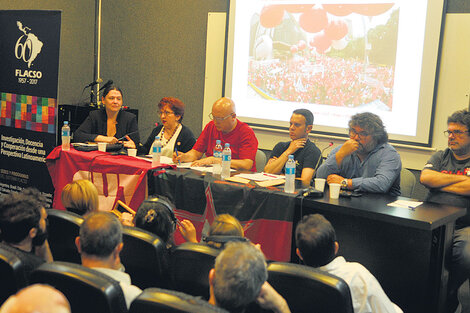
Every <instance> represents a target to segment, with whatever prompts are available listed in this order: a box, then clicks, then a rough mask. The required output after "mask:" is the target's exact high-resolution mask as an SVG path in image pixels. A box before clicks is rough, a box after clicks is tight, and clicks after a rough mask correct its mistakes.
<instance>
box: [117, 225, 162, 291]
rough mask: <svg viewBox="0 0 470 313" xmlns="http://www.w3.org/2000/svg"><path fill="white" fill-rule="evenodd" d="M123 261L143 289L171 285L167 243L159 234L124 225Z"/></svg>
mask: <svg viewBox="0 0 470 313" xmlns="http://www.w3.org/2000/svg"><path fill="white" fill-rule="evenodd" d="M122 241H123V243H124V247H123V249H122V251H121V254H120V256H121V262H122V264H123V265H124V266H125V268H126V273H128V274H129V275H130V276H131V278H132V284H133V285H136V286H138V287H139V288H141V289H145V288H149V287H167V286H168V285H169V280H170V275H169V269H168V267H169V264H168V263H169V256H168V252H167V250H166V245H165V243H164V242H163V241H162V240H161V239H160V237H158V236H157V235H155V234H153V233H151V232H148V231H145V230H143V229H140V228H138V227H129V226H124V227H123V233H122Z"/></svg>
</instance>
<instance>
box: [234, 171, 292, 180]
mask: <svg viewBox="0 0 470 313" xmlns="http://www.w3.org/2000/svg"><path fill="white" fill-rule="evenodd" d="M235 177H240V178H244V179H248V180H254V181H267V180H276V179H284V178H285V177H284V175H276V174H268V173H263V172H261V173H252V174H243V173H242V174H238V175H235Z"/></svg>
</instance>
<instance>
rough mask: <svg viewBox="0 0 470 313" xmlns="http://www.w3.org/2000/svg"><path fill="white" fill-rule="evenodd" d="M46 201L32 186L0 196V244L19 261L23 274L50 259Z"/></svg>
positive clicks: (27, 273) (0, 246)
mask: <svg viewBox="0 0 470 313" xmlns="http://www.w3.org/2000/svg"><path fill="white" fill-rule="evenodd" d="M45 203H46V201H45V199H44V197H43V196H42V195H41V193H40V192H39V191H38V190H36V189H33V188H27V189H23V191H21V192H14V193H10V194H8V195H5V196H3V197H2V198H1V200H0V238H1V240H2V242H1V243H0V248H2V249H5V250H8V251H10V252H12V253H14V254H15V255H17V256H18V258H19V259H20V260H21V261H22V262H23V264H24V267H25V271H26V275H29V273H30V272H31V271H33V270H34V269H35V268H36V267H38V266H39V265H41V264H42V263H44V262H52V254H51V250H50V248H49V243H48V241H47V226H46V218H47V212H46V209H45V208H44V205H45Z"/></svg>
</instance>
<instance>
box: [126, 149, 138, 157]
mask: <svg viewBox="0 0 470 313" xmlns="http://www.w3.org/2000/svg"><path fill="white" fill-rule="evenodd" d="M127 155H128V156H132V157H135V156H137V149H132V148H129V149H127Z"/></svg>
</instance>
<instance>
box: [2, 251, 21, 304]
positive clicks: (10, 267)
mask: <svg viewBox="0 0 470 313" xmlns="http://www.w3.org/2000/svg"><path fill="white" fill-rule="evenodd" d="M26 286H27V279H26V273H25V270H24V265H23V262H22V261H21V260H20V258H18V257H17V256H16V255H15V254H14V253H12V252H10V251H8V250H5V249H2V248H1V247H0V303H3V302H5V300H6V299H7V298H8V297H9V296H11V295H13V294H15V293H16V292H17V291H18V290H20V289H21V288H23V287H26Z"/></svg>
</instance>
